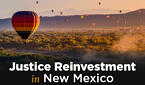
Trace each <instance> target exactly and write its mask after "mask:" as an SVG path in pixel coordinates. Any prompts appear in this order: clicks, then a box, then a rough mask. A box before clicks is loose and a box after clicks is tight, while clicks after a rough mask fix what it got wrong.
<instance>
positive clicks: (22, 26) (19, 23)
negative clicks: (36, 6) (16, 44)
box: [12, 11, 39, 39]
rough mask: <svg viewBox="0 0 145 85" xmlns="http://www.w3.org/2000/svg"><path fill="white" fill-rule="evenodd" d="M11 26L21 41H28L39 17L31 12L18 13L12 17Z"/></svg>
mask: <svg viewBox="0 0 145 85" xmlns="http://www.w3.org/2000/svg"><path fill="white" fill-rule="evenodd" d="M12 26H13V27H14V29H15V31H16V32H17V33H18V34H19V35H20V36H21V38H22V39H28V38H29V37H30V35H31V34H32V33H34V32H35V31H36V29H37V28H38V26H39V17H38V15H37V14H36V13H34V12H32V11H19V12H16V13H15V14H14V15H13V17H12Z"/></svg>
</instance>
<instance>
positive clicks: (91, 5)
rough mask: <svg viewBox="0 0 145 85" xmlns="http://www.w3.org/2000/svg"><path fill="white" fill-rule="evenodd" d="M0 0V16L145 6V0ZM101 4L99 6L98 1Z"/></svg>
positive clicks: (45, 14)
mask: <svg viewBox="0 0 145 85" xmlns="http://www.w3.org/2000/svg"><path fill="white" fill-rule="evenodd" d="M38 1H39V4H38V5H37V4H36V0H0V18H8V17H11V16H12V15H13V14H14V13H15V12H17V11H24V10H25V11H27V10H31V11H35V12H36V13H37V14H38V15H39V16H41V15H42V16H47V15H48V16H51V15H52V14H51V13H48V12H50V10H51V9H54V10H55V12H56V13H55V14H53V15H57V14H59V12H60V11H64V12H65V14H66V15H71V14H72V15H73V14H74V15H75V14H82V13H88V14H100V13H102V14H105V13H106V14H107V13H117V12H118V11H117V10H124V11H132V10H137V9H142V8H145V4H144V3H145V0H38ZM99 2H101V3H102V5H101V6H99V5H98V3H99ZM104 10H105V11H104Z"/></svg>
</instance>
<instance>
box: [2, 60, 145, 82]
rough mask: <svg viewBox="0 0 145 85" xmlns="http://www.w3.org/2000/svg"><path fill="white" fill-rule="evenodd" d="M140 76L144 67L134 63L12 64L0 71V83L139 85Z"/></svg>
mask: <svg viewBox="0 0 145 85" xmlns="http://www.w3.org/2000/svg"><path fill="white" fill-rule="evenodd" d="M17 65H18V67H17ZM21 66H22V69H21ZM144 74H145V69H144V65H138V64H135V63H134V62H132V63H128V64H106V63H103V62H101V63H96V64H80V63H79V64H76V63H74V62H70V63H67V64H65V63H64V64H62V63H61V62H55V63H54V64H53V65H50V64H39V63H37V62H30V63H27V64H17V63H14V62H13V63H12V64H11V65H10V67H9V68H8V70H6V71H1V73H0V75H1V76H0V80H1V83H2V84H4V85H9V84H11V85H53V84H58V85H64V84H66V85H68V84H71V85H78V84H82V85H94V84H95V85H139V84H142V85H143V83H144Z"/></svg>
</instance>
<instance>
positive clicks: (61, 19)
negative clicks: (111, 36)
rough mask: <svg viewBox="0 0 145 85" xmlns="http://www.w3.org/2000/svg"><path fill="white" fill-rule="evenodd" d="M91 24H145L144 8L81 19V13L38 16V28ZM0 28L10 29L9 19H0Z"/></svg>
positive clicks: (72, 26) (75, 26) (106, 25)
mask: <svg viewBox="0 0 145 85" xmlns="http://www.w3.org/2000/svg"><path fill="white" fill-rule="evenodd" d="M106 16H109V18H106ZM92 24H95V27H116V26H137V25H145V9H139V10H136V11H131V12H128V13H123V14H110V15H108V14H107V15H105V14H103V15H101V14H96V15H88V16H84V19H81V15H74V16H55V17H48V16H40V26H39V29H51V28H67V29H69V28H90V27H92ZM0 29H12V26H11V19H10V18H7V19H0Z"/></svg>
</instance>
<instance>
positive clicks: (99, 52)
mask: <svg viewBox="0 0 145 85" xmlns="http://www.w3.org/2000/svg"><path fill="white" fill-rule="evenodd" d="M144 60H145V32H144V31H140V30H136V31H130V30H120V31H114V32H113V31H111V32H105V31H101V32H98V31H84V32H74V31H73V32H54V31H47V32H36V33H35V34H34V35H33V36H31V38H30V39H29V41H28V42H27V44H25V43H24V42H23V40H22V39H21V38H20V37H19V36H18V35H17V34H16V33H15V32H12V31H6V32H4V31H2V32H1V33H0V66H1V68H2V67H4V66H6V65H9V63H11V62H13V61H16V62H18V63H26V62H30V61H31V62H33V61H38V62H41V63H53V62H54V61H61V62H64V63H67V62H69V61H74V62H85V63H89V62H91V63H93V62H94V63H96V62H106V63H129V62H132V61H134V62H137V63H140V64H144Z"/></svg>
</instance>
